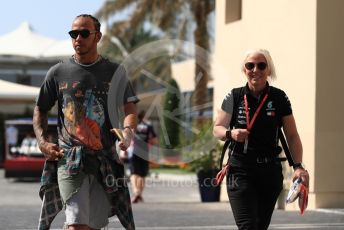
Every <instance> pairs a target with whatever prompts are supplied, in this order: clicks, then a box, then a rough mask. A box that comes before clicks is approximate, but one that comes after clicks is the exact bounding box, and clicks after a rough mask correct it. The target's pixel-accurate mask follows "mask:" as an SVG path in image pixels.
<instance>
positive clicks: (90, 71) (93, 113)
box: [37, 58, 138, 150]
mask: <svg viewBox="0 0 344 230" xmlns="http://www.w3.org/2000/svg"><path fill="white" fill-rule="evenodd" d="M120 68H121V67H120V66H119V65H117V64H115V63H112V62H109V61H108V60H107V59H101V60H100V61H99V62H97V63H95V64H94V65H92V66H81V65H79V64H77V63H75V62H74V60H73V59H72V58H70V59H68V60H66V61H64V62H61V63H59V64H57V65H55V66H54V67H52V68H51V69H50V70H49V72H48V74H47V77H46V79H45V81H44V83H43V85H42V87H41V91H40V95H39V96H38V99H37V105H38V106H39V108H40V110H42V111H49V110H50V109H51V108H52V107H53V106H54V104H55V102H56V101H58V129H59V130H58V131H59V139H60V140H62V141H63V142H66V143H72V144H73V145H82V146H84V147H87V148H89V149H92V150H101V149H110V148H111V147H112V146H113V144H114V141H115V136H114V135H113V134H111V133H110V132H109V130H110V129H111V128H112V125H111V122H110V119H109V115H108V108H107V105H108V92H109V88H110V84H111V80H112V79H113V76H115V77H116V78H117V77H119V78H126V76H125V71H121V69H120ZM115 72H116V75H114V73H115ZM117 82H122V83H123V82H125V83H127V84H126V85H123V86H119V87H121V88H125V91H124V93H119V94H118V95H116V96H118V98H117V99H114V102H115V101H117V102H121V103H123V104H125V103H129V102H135V103H136V102H137V101H138V99H137V97H136V96H135V94H134V92H133V89H132V87H131V85H130V82H129V81H127V80H126V81H117ZM120 94H123V95H120ZM118 99H120V100H118ZM123 104H122V105H123ZM119 106H121V105H117V107H119Z"/></svg>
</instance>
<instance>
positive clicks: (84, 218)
mask: <svg viewBox="0 0 344 230" xmlns="http://www.w3.org/2000/svg"><path fill="white" fill-rule="evenodd" d="M109 211H110V202H109V200H108V198H107V196H106V194H105V191H104V189H103V187H102V186H101V185H100V184H99V183H98V181H97V179H96V178H95V177H94V176H92V175H85V178H84V181H83V183H82V185H81V187H80V189H79V190H78V192H77V193H75V194H73V195H72V197H71V198H70V199H69V200H68V201H67V202H66V210H65V213H66V222H65V226H69V225H79V224H80V225H87V226H89V227H91V228H95V229H100V228H103V227H105V226H107V224H108V223H109V221H108V215H109Z"/></svg>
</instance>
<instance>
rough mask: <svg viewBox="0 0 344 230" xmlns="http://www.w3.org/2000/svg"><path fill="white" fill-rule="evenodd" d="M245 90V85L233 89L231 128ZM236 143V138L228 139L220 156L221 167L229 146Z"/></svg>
mask: <svg viewBox="0 0 344 230" xmlns="http://www.w3.org/2000/svg"><path fill="white" fill-rule="evenodd" d="M243 90H244V87H240V88H234V89H232V95H233V114H232V118H231V121H230V124H229V127H230V129H232V128H233V127H234V124H235V118H236V117H237V114H238V108H239V99H240V95H241V94H242V92H243ZM234 143H235V142H234V140H226V142H225V144H224V145H223V147H222V152H221V157H220V162H219V166H220V169H221V168H222V164H223V159H224V158H225V154H226V150H227V148H228V147H229V146H233V145H234Z"/></svg>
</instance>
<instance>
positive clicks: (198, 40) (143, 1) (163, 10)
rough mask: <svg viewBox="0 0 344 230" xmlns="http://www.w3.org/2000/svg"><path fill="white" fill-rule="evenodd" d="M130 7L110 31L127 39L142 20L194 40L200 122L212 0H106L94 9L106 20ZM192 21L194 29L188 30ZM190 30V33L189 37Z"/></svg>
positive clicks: (200, 120)
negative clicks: (127, 17) (126, 18)
mask: <svg viewBox="0 0 344 230" xmlns="http://www.w3.org/2000/svg"><path fill="white" fill-rule="evenodd" d="M128 9H133V12H132V14H131V15H130V17H129V19H128V21H127V22H125V23H121V24H120V25H119V24H115V23H114V24H112V26H111V27H110V28H109V33H110V34H111V35H114V36H117V37H122V38H123V39H125V40H127V39H130V38H132V37H133V34H134V31H135V30H136V29H137V28H140V26H142V24H143V23H144V22H149V23H150V25H151V26H155V27H156V28H159V29H160V30H161V31H163V32H165V34H166V35H167V36H169V37H172V38H178V39H181V40H194V42H195V47H196V48H195V52H196V53H195V62H196V63H195V90H194V96H193V103H194V104H193V106H194V107H195V108H198V111H199V114H198V116H197V117H196V121H195V124H196V125H197V126H198V127H199V126H200V125H202V124H203V122H204V118H203V112H204V111H205V109H206V108H204V105H205V104H206V102H207V100H208V91H207V83H208V80H209V78H210V64H209V56H208V52H202V51H200V49H199V47H201V48H202V49H204V50H206V51H209V48H210V45H209V42H210V37H209V32H208V26H207V22H208V16H209V14H210V13H211V12H213V11H214V10H215V0H107V1H106V2H105V3H104V4H103V6H102V7H101V8H100V9H99V11H98V12H97V13H96V16H97V17H98V18H99V19H101V20H105V21H108V20H109V18H111V17H112V16H114V15H116V14H118V13H123V12H125V11H126V10H127V11H128ZM190 25H195V30H194V31H190V29H192V28H193V27H192V26H190ZM190 34H193V36H191V37H192V38H191V39H190Z"/></svg>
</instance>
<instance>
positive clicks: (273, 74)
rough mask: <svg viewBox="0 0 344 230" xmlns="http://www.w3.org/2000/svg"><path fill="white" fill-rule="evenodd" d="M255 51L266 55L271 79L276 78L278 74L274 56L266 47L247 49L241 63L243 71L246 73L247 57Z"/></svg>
mask: <svg viewBox="0 0 344 230" xmlns="http://www.w3.org/2000/svg"><path fill="white" fill-rule="evenodd" d="M254 53H258V54H261V55H263V56H264V57H265V60H266V63H267V64H268V67H267V68H268V70H269V71H270V74H269V77H270V79H271V80H276V79H277V75H276V70H275V65H274V62H273V61H272V58H271V55H270V53H269V51H267V50H265V49H251V50H248V51H246V53H245V56H244V59H243V61H242V64H241V70H242V72H243V73H245V63H246V59H247V57H248V56H250V55H251V54H254Z"/></svg>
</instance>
